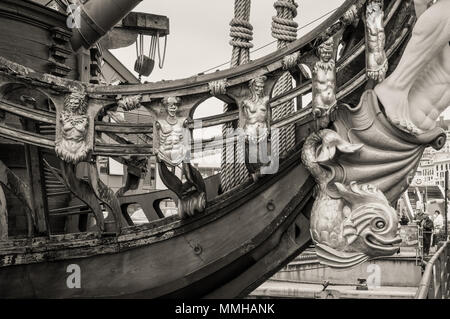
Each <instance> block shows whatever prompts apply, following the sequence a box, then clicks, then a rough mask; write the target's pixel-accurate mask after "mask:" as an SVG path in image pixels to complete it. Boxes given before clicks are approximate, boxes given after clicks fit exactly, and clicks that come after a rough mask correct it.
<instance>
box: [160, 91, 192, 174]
mask: <svg viewBox="0 0 450 319" xmlns="http://www.w3.org/2000/svg"><path fill="white" fill-rule="evenodd" d="M179 104H180V99H179V98H177V97H169V98H164V99H163V105H164V106H165V107H166V110H167V117H166V118H165V119H160V120H158V121H156V129H157V130H158V137H159V148H158V157H159V158H160V159H161V160H163V161H165V162H167V163H168V164H170V165H172V166H176V165H178V164H180V163H181V162H182V161H183V160H185V159H186V155H187V154H188V151H189V146H190V145H189V130H188V129H187V127H186V124H185V122H186V118H183V117H177V110H178V105H179Z"/></svg>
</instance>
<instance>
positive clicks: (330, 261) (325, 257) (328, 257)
mask: <svg viewBox="0 0 450 319" xmlns="http://www.w3.org/2000/svg"><path fill="white" fill-rule="evenodd" d="M316 253H317V258H318V259H319V262H320V263H321V264H322V265H325V266H329V267H332V268H350V267H354V266H356V265H359V264H361V263H363V262H365V261H367V260H368V259H369V256H367V255H366V254H363V253H347V252H342V251H337V250H335V249H333V248H331V247H328V246H325V245H322V244H318V243H316Z"/></svg>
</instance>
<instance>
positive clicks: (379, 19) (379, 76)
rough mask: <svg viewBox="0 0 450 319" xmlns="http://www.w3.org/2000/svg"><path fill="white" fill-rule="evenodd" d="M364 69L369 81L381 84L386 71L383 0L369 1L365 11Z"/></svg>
mask: <svg viewBox="0 0 450 319" xmlns="http://www.w3.org/2000/svg"><path fill="white" fill-rule="evenodd" d="M366 42H367V52H366V69H367V76H368V77H369V78H370V79H373V80H375V81H378V82H381V81H383V80H384V78H385V76H386V72H387V70H388V66H389V65H388V60H387V57H386V52H385V48H384V47H385V42H386V35H385V33H384V11H383V0H371V1H370V2H369V4H368V5H367V10H366Z"/></svg>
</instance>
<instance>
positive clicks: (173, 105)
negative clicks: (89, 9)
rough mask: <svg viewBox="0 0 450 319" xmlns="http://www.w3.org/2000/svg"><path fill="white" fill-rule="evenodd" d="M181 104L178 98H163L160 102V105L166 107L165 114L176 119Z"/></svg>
mask: <svg viewBox="0 0 450 319" xmlns="http://www.w3.org/2000/svg"><path fill="white" fill-rule="evenodd" d="M180 103H181V99H180V98H179V97H173V96H170V97H165V98H163V100H162V104H163V105H164V106H165V107H166V110H167V113H168V114H169V116H171V117H176V115H177V111H178V106H179V105H180Z"/></svg>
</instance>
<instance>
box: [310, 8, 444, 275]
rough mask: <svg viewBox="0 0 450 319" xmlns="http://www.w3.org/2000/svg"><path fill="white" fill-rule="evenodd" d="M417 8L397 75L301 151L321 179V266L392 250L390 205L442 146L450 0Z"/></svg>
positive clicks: (317, 213) (316, 234) (314, 221)
mask: <svg viewBox="0 0 450 319" xmlns="http://www.w3.org/2000/svg"><path fill="white" fill-rule="evenodd" d="M415 4H416V12H417V16H419V18H418V20H417V23H416V25H415V26H414V29H413V32H412V36H411V39H410V41H409V43H408V45H407V46H406V49H405V51H404V54H403V56H402V58H401V60H400V63H399V64H398V66H397V68H396V69H395V70H394V72H393V73H392V74H391V75H390V76H389V77H388V78H387V79H385V80H384V81H383V82H381V83H379V84H378V85H377V86H376V87H375V89H374V90H367V91H366V92H364V94H363V95H362V96H361V100H360V103H359V105H357V106H356V107H345V108H342V109H340V110H339V111H338V112H337V115H336V120H335V121H334V122H333V129H334V130H322V131H319V132H318V133H313V134H312V135H311V136H309V137H308V139H307V141H306V142H305V145H304V147H303V154H302V160H303V163H304V164H305V166H306V167H307V168H308V169H309V170H310V172H311V173H312V175H313V176H314V177H315V178H316V180H317V182H318V192H317V199H316V202H315V203H314V206H313V210H312V216H311V231H312V237H313V239H314V241H315V242H316V247H317V253H318V256H319V259H320V261H321V262H322V263H324V264H327V265H330V266H333V267H348V266H351V265H355V264H358V263H360V262H362V261H364V260H367V259H368V258H372V257H376V256H382V255H390V254H393V253H395V251H396V250H397V244H398V242H399V239H398V236H397V215H396V213H395V211H394V210H393V209H392V207H390V205H389V204H391V203H393V202H395V201H396V200H397V199H398V198H399V196H400V195H401V194H402V193H403V192H404V191H405V190H406V189H407V188H408V176H410V175H411V174H414V173H415V171H416V168H417V165H418V163H419V161H420V159H421V157H422V154H423V151H424V150H425V148H426V147H428V146H433V147H434V148H436V149H439V148H440V147H442V146H443V145H444V143H445V132H444V131H443V130H442V129H440V128H437V127H436V119H437V118H438V116H439V114H440V113H441V112H443V111H444V110H445V109H446V108H447V106H449V105H450V45H449V41H450V0H440V1H438V2H436V3H434V4H433V5H432V6H429V1H428V0H415Z"/></svg>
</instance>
